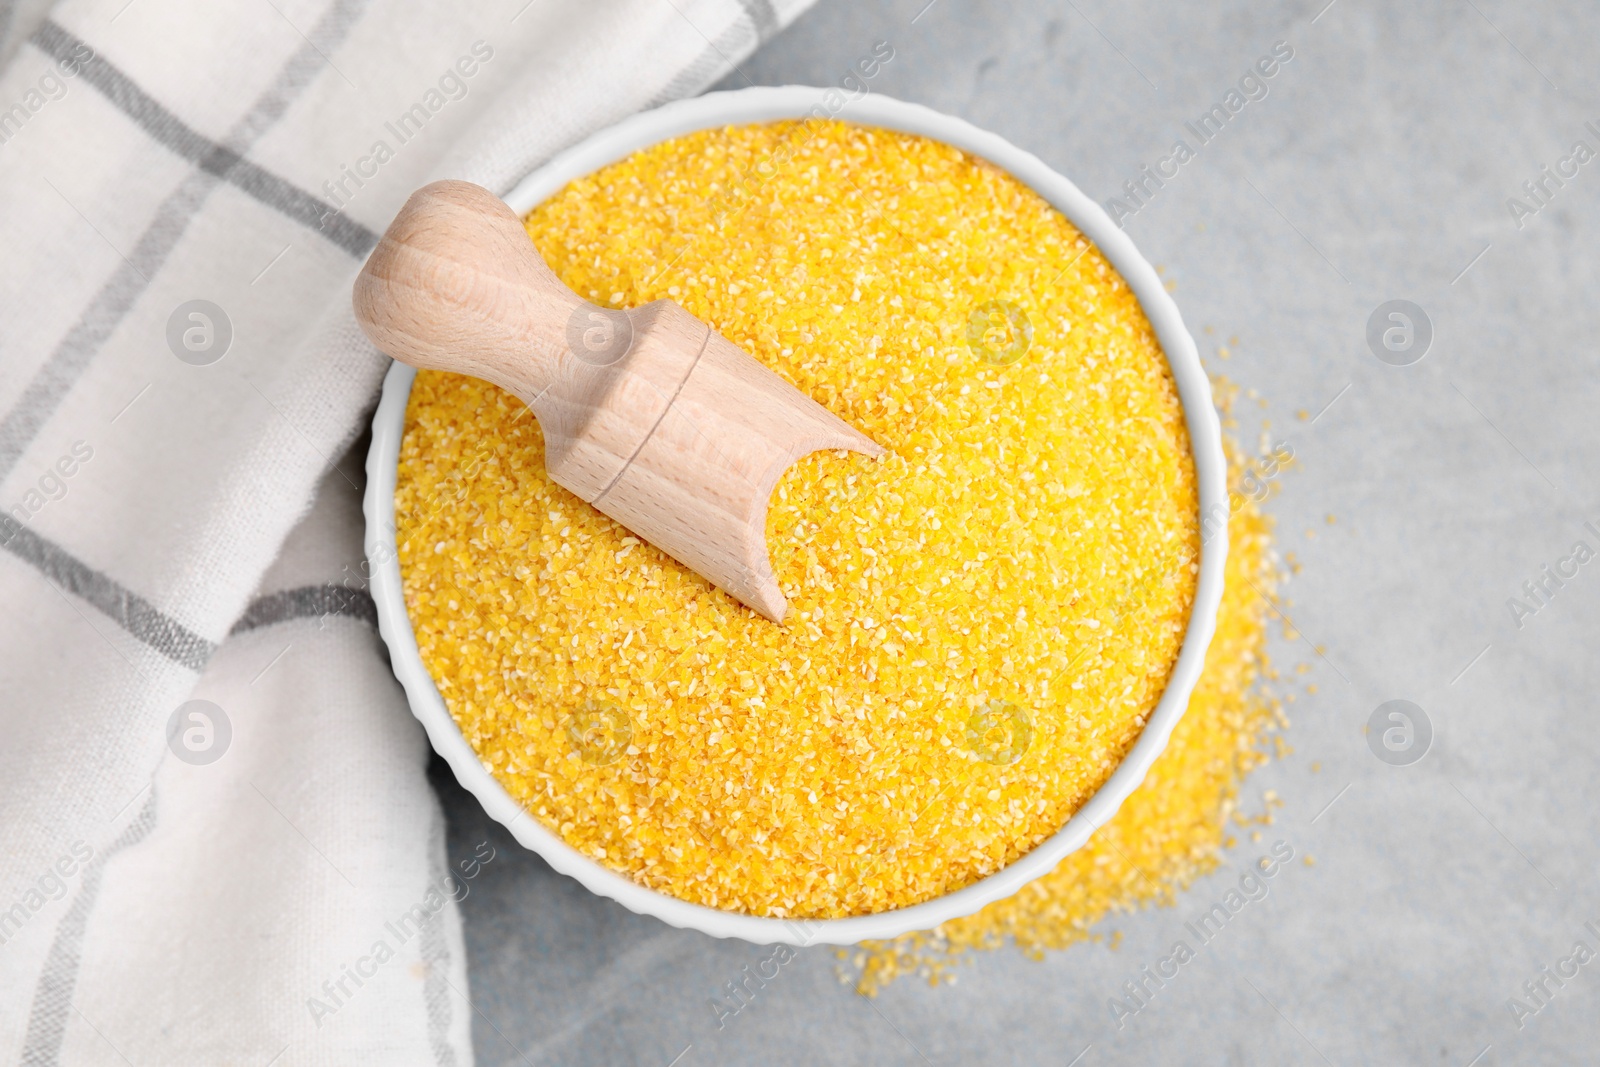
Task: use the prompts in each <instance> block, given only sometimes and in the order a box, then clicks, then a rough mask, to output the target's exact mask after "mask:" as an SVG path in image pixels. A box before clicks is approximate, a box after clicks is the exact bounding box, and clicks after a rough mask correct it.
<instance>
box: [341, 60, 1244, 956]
mask: <svg viewBox="0 0 1600 1067" xmlns="http://www.w3.org/2000/svg"><path fill="white" fill-rule="evenodd" d="M808 116H811V117H826V118H838V119H842V120H845V121H848V122H853V123H857V124H860V125H865V126H876V127H880V128H884V129H889V130H894V131H898V132H903V133H911V134H918V135H921V136H925V137H929V138H931V139H934V140H938V141H943V142H945V143H946V144H950V145H953V146H955V147H957V148H960V149H962V150H964V151H966V152H969V153H971V154H973V155H976V156H979V157H981V158H983V159H985V160H988V161H989V162H990V163H993V164H994V165H995V166H997V167H999V168H1000V169H1001V170H1004V171H1006V172H1007V173H1009V174H1011V175H1012V176H1013V177H1015V178H1016V179H1017V180H1019V181H1021V182H1022V183H1023V184H1025V185H1027V186H1029V187H1030V188H1031V189H1033V190H1034V191H1035V192H1037V193H1038V194H1039V195H1040V196H1042V197H1043V198H1044V199H1045V200H1046V201H1048V202H1049V203H1050V204H1051V205H1052V206H1053V207H1055V208H1056V210H1058V211H1060V212H1061V213H1062V214H1063V215H1065V216H1066V217H1067V219H1068V220H1069V221H1071V222H1072V223H1073V225H1074V226H1076V227H1077V228H1078V230H1079V231H1080V232H1081V233H1082V234H1083V235H1084V236H1085V237H1087V238H1089V240H1090V241H1092V242H1093V243H1094V244H1095V245H1096V246H1097V247H1098V248H1099V249H1100V252H1101V254H1102V255H1104V256H1105V257H1106V259H1107V260H1108V261H1109V262H1110V263H1111V264H1112V266H1114V267H1115V268H1116V269H1117V271H1118V272H1119V273H1120V274H1121V275H1122V278H1123V280H1124V281H1126V282H1127V284H1128V286H1129V288H1130V289H1131V290H1132V291H1133V293H1134V296H1135V297H1136V298H1137V299H1138V300H1139V303H1140V306H1141V307H1142V308H1143V310H1144V313H1145V316H1146V317H1147V318H1148V320H1149V321H1150V324H1151V326H1152V328H1153V329H1154V330H1155V333H1156V337H1157V339H1158V340H1159V341H1160V342H1161V347H1162V351H1163V352H1164V353H1165V355H1166V358H1167V364H1168V366H1169V367H1170V368H1171V371H1172V376H1173V380H1174V382H1175V383H1176V385H1177V388H1178V394H1179V397H1180V400H1181V401H1182V404H1183V409H1184V419H1185V422H1186V424H1187V426H1188V430H1189V441H1190V448H1191V450H1192V453H1193V456H1194V463H1195V472H1196V475H1197V479H1198V482H1199V498H1200V499H1199V505H1200V511H1199V516H1200V517H1207V516H1215V515H1219V514H1220V515H1222V516H1226V515H1227V514H1228V494H1227V486H1226V481H1227V462H1226V460H1225V458H1224V455H1223V449H1222V430H1221V425H1220V422H1219V420H1218V417H1217V412H1216V409H1215V408H1214V407H1213V405H1212V397H1211V383H1210V380H1209V378H1208V377H1207V376H1206V373H1205V370H1204V368H1203V367H1202V366H1201V363H1200V357H1199V353H1198V351H1197V350H1196V348H1195V343H1194V339H1193V337H1191V336H1190V334H1189V331H1188V330H1187V328H1186V327H1185V326H1184V323H1183V317H1182V315H1181V314H1180V313H1179V311H1178V307H1177V305H1176V304H1175V303H1174V302H1173V300H1172V298H1171V296H1170V295H1169V294H1168V292H1167V290H1166V288H1165V287H1164V286H1163V285H1162V283H1161V280H1160V278H1159V277H1158V276H1157V274H1156V272H1155V270H1154V269H1153V268H1152V267H1151V266H1150V264H1149V263H1148V262H1147V261H1146V260H1145V258H1144V257H1143V256H1142V255H1140V253H1139V252H1138V250H1137V249H1136V248H1135V247H1134V244H1133V241H1132V240H1131V239H1130V238H1129V237H1128V236H1127V234H1126V233H1124V232H1123V231H1122V230H1121V229H1120V228H1119V227H1118V226H1117V225H1116V224H1115V223H1114V222H1112V220H1111V219H1110V217H1109V216H1107V215H1106V213H1105V212H1104V211H1103V210H1102V209H1101V208H1100V206H1099V205H1098V204H1096V203H1095V202H1094V200H1093V199H1091V198H1090V197H1088V196H1087V195H1085V194H1084V193H1083V192H1082V191H1080V190H1079V189H1078V187H1077V186H1075V185H1074V184H1073V183H1072V182H1071V181H1069V180H1068V179H1067V178H1065V177H1064V176H1062V175H1060V174H1058V173H1057V172H1056V171H1055V170H1053V169H1052V168H1051V167H1050V166H1049V165H1047V164H1046V163H1044V162H1043V161H1042V160H1040V159H1039V158H1038V157H1037V156H1034V155H1033V154H1032V153H1030V152H1026V151H1024V150H1023V149H1020V148H1018V147H1016V146H1015V145H1013V144H1011V143H1010V142H1009V141H1007V140H1005V139H1004V138H1002V137H1000V136H999V135H997V134H994V133H990V132H988V131H986V130H982V129H979V128H978V127H976V126H973V125H972V124H970V123H968V122H966V121H964V120H962V119H959V118H955V117H954V116H951V115H946V114H943V113H941V112H938V111H934V110H932V109H931V108H927V107H924V106H922V105H920V104H912V103H907V102H905V101H901V100H896V99H893V98H891V97H887V96H883V95H881V94H877V93H869V94H866V95H858V96H855V97H850V96H849V94H847V93H846V92H845V91H844V90H840V89H828V88H819V87H813V86H801V85H788V86H781V87H764V86H763V87H754V88H746V89H737V90H731V91H726V92H714V93H707V94H704V95H702V96H696V97H690V98H688V99H685V100H679V101H675V102H673V103H669V104H665V105H663V106H661V107H658V108H655V109H653V110H650V111H645V112H641V113H638V114H635V115H632V116H630V117H628V118H626V119H624V120H622V121H621V122H618V123H616V124H615V125H613V126H610V127H608V128H606V129H603V130H601V131H599V132H597V133H595V134H593V135H592V136H590V137H588V138H586V139H585V140H583V141H581V142H580V143H578V144H576V145H574V146H573V147H571V148H569V149H567V150H565V151H563V152H561V153H560V154H559V155H557V156H555V157H553V158H552V159H550V160H549V161H548V162H547V163H545V164H544V165H543V166H541V167H538V168H536V169H535V170H534V171H532V172H531V173H530V174H528V175H527V176H526V177H525V178H523V179H522V181H521V182H519V183H518V184H517V185H516V186H515V188H513V189H512V190H511V192H510V193H509V194H507V195H506V197H505V200H506V202H507V203H508V204H509V205H510V206H511V208H512V209H513V210H514V211H516V212H517V214H518V215H525V214H526V213H527V212H528V211H530V210H532V208H533V207H535V206H536V205H538V204H539V203H541V202H543V201H544V200H546V199H547V198H549V197H550V196H552V195H554V194H555V193H556V192H558V191H559V190H561V189H562V188H563V187H565V186H566V185H567V183H568V182H570V181H572V180H573V179H576V178H580V177H583V176H585V175H588V174H591V173H593V172H594V171H596V170H598V169H600V168H601V167H603V166H606V165H607V164H610V163H613V162H615V161H617V160H619V159H622V158H623V157H625V156H627V155H630V154H631V153H633V152H635V151H637V150H639V149H641V148H646V147H649V146H651V145H654V144H658V143H660V142H661V141H664V140H667V139H670V138H672V137H677V136H681V135H683V134H687V133H692V132H695V131H698V130H704V129H709V128H715V127H719V126H725V125H742V124H747V123H757V122H771V121H777V120H782V119H791V118H803V117H808ZM415 375H416V372H415V371H414V370H413V369H412V368H411V367H408V366H406V365H405V364H403V363H399V362H396V363H395V364H394V365H393V366H392V367H391V368H390V369H389V372H388V374H387V375H386V376H385V378H384V383H383V391H382V396H381V398H380V400H379V403H378V407H377V410H376V412H375V413H374V414H373V418H372V444H371V447H370V449H369V450H368V453H367V488H366V492H365V494H364V498H363V504H362V509H363V512H364V515H365V520H366V546H365V547H366V550H367V557H368V559H369V561H371V564H372V566H371V571H372V579H371V589H372V596H373V599H374V600H375V601H376V603H377V609H378V628H379V632H380V633H381V635H382V637H383V640H384V643H385V644H386V645H387V646H388V648H389V655H390V660H391V662H392V665H393V669H394V673H395V676H396V677H397V678H398V679H399V681H400V684H401V685H402V686H403V687H404V689H405V692H406V697H407V699H408V701H409V703H410V705H411V711H412V713H413V714H414V715H415V716H416V717H417V719H418V720H419V721H420V722H421V723H422V725H423V728H424V729H425V730H426V732H427V734H428V739H429V741H430V743H431V744H432V745H433V748H434V751H436V752H437V753H439V755H440V756H442V757H443V758H444V759H445V761H446V762H447V763H448V764H449V765H450V768H451V770H452V771H453V772H454V773H455V776H456V780H457V781H459V782H460V783H461V785H462V786H463V787H465V788H466V789H467V791H468V792H470V793H472V794H473V795H474V796H475V797H477V799H478V801H479V803H481V804H482V805H483V808H484V810H485V811H486V812H487V813H488V814H489V815H490V817H492V818H493V819H495V820H496V821H497V822H499V823H501V824H502V825H504V826H505V827H506V828H507V829H508V830H509V831H510V832H511V834H512V836H513V837H515V838H516V839H517V841H518V842H519V843H520V844H521V845H523V847H525V848H529V849H532V850H533V851H534V852H537V853H538V854H539V855H541V856H542V857H544V859H545V861H546V862H548V863H549V864H550V866H551V867H553V868H555V869H556V870H557V871H559V872H561V873H562V874H565V875H569V876H571V877H573V878H575V879H577V880H578V881H579V882H580V883H581V884H582V885H583V886H584V887H585V888H587V889H588V890H589V891H590V892H593V893H596V894H598V895H600V896H603V897H609V898H610V899H612V900H615V901H616V902H618V903H619V904H621V905H623V906H624V907H626V908H628V909H629V910H630V911H633V912H635V913H638V914H641V915H650V916H653V917H655V918H657V919H660V920H661V921H663V922H665V923H667V924H669V925H671V926H675V927H680V928H687V929H693V930H698V931H700V932H702V933H705V934H710V935H711V936H713V937H722V938H729V937H731V938H738V939H741V940H744V941H749V942H752V943H755V944H774V943H785V944H791V945H809V944H830V945H848V944H854V943H856V942H859V941H863V940H871V939H887V938H892V937H896V936H898V935H900V934H905V933H909V932H912V931H916V930H928V929H931V928H933V927H935V926H937V925H938V924H940V923H942V922H946V921H948V920H951V919H956V918H960V917H962V916H966V915H970V914H972V913H973V912H976V911H977V910H979V909H980V908H982V907H983V906H984V905H986V904H989V903H991V902H993V901H995V900H999V899H1001V898H1003V897H1007V896H1010V895H1012V894H1013V893H1015V892H1017V891H1018V890H1020V889H1021V888H1022V887H1023V886H1024V885H1026V884H1027V883H1028V882H1031V881H1033V880H1034V879H1035V878H1038V877H1040V876H1041V875H1043V874H1046V873H1047V872H1049V871H1050V870H1052V869H1053V868H1054V867H1055V866H1056V865H1057V864H1058V863H1059V862H1060V861H1061V860H1062V859H1063V858H1064V857H1065V856H1067V855H1068V854H1069V853H1071V852H1074V851H1076V850H1077V849H1079V848H1081V847H1082V846H1083V845H1084V843H1085V842H1086V841H1088V839H1089V837H1090V836H1091V835H1092V834H1093V833H1094V832H1095V831H1096V830H1098V829H1099V828H1100V827H1102V826H1104V825H1105V824H1106V823H1107V822H1109V821H1110V820H1111V818H1112V817H1113V816H1114V815H1115V814H1116V812H1117V810H1118V809H1119V808H1120V807H1121V805H1122V802H1123V801H1124V800H1125V799H1126V798H1127V797H1128V795H1129V794H1130V793H1132V792H1133V791H1134V789H1136V788H1137V787H1138V786H1139V784H1140V783H1141V782H1143V781H1144V778H1145V776H1146V774H1147V773H1148V772H1149V770H1150V767H1151V765H1152V764H1154V763H1155V761H1156V758H1157V757H1158V756H1160V755H1161V753H1162V751H1163V750H1164V749H1165V748H1166V745H1167V741H1168V739H1169V738H1170V737H1171V735H1172V730H1173V728H1174V727H1175V726H1176V725H1177V723H1178V720H1179V719H1180V718H1181V717H1182V716H1183V713H1184V711H1185V710H1186V709H1187V707H1188V703H1189V696H1190V694H1191V693H1192V692H1193V690H1194V686H1195V683H1196V681H1197V680H1198V678H1199V676H1200V671H1201V668H1202V667H1203V666H1204V662H1205V655H1206V650H1207V648H1208V647H1209V645H1210V642H1211V638H1212V635H1213V633H1214V632H1215V629H1216V615H1217V609H1218V606H1219V604H1220V603H1221V600H1222V587H1223V569H1224V566H1225V563H1226V558H1227V551H1228V537H1227V523H1226V522H1223V523H1222V524H1221V527H1220V529H1218V530H1216V531H1215V532H1214V533H1212V534H1209V535H1207V534H1205V533H1204V525H1202V537H1201V549H1200V574H1199V581H1198V585H1197V587H1196V589H1195V598H1194V603H1193V605H1192V607H1191V608H1190V615H1189V624H1188V627H1187V629H1186V631H1185V634H1184V639H1183V645H1182V647H1181V648H1180V650H1179V654H1178V658H1177V660H1176V662H1175V663H1174V664H1173V667H1172V673H1171V676H1170V678H1169V680H1168V682H1167V687H1166V690H1165V691H1164V692H1163V693H1162V695H1161V699H1160V700H1159V701H1158V702H1157V704H1156V707H1155V710H1154V711H1153V712H1152V713H1151V715H1150V718H1149V719H1148V720H1147V722H1146V723H1145V727H1144V730H1143V731H1142V732H1141V733H1140V735H1139V738H1138V740H1137V741H1135V742H1134V744H1133V747H1132V748H1131V749H1130V750H1129V751H1128V753H1127V755H1126V756H1124V758H1123V760H1122V762H1121V763H1120V764H1119V765H1118V766H1117V768H1116V770H1114V771H1113V772H1112V774H1111V776H1110V777H1109V778H1108V779H1106V781H1105V782H1104V783H1103V784H1102V785H1101V787H1100V788H1099V790H1097V791H1096V792H1095V793H1094V795H1093V796H1091V797H1090V798H1089V799H1088V800H1087V801H1086V802H1085V803H1084V804H1083V806H1082V807H1080V808H1079V809H1078V810H1077V811H1076V812H1075V813H1074V814H1073V815H1072V817H1071V818H1069V819H1068V820H1067V821H1066V823H1064V824H1063V825H1062V826H1061V827H1060V828H1059V829H1058V830H1057V831H1056V832H1055V833H1054V834H1052V835H1051V836H1050V837H1048V838H1046V839H1045V840H1044V841H1042V842H1041V843H1040V844H1038V845H1037V846H1035V847H1034V848H1033V849H1032V850H1031V851H1029V852H1028V853H1026V854H1025V855H1023V856H1021V857H1020V858H1019V859H1017V860H1016V861H1015V862H1013V863H1011V864H1009V865H1007V866H1005V867H1003V868H1001V869H1000V870H998V871H996V872H995V873H993V874H990V875H988V876H987V877H985V878H982V879H980V880H979V881H977V882H974V883H972V884H970V885H967V886H964V887H963V888H961V889H958V890H955V891H954V892H950V893H946V894H944V895H942V896H939V897H935V898H933V899H931V900H927V901H924V902H922V903H920V904H915V905H911V906H909V907H905V908H897V909H894V910H891V911H883V912H875V913H873V914H870V915H858V916H852V917H849V918H843V919H785V918H771V917H763V916H755V915H748V914H745V913H742V912H734V911H725V910H722V909H718V908H711V907H706V906H704V905H701V904H694V903H691V902H689V901H686V900H681V899H679V898H677V897H674V896H671V895H669V894H667V893H663V892H660V891H658V890H654V889H649V888H647V887H645V886H643V885H640V884H639V883H637V882H635V881H633V880H632V879H630V878H628V877H627V876H625V875H623V874H620V873H618V872H616V871H613V870H611V869H610V868H608V867H605V866H602V865H601V864H600V863H599V862H597V861H595V860H592V859H590V858H589V857H588V856H585V855H583V854H582V853H580V852H578V851H577V850H576V849H574V848H573V847H572V846H570V845H568V844H567V843H566V842H565V841H563V840H562V839H561V838H560V837H558V836H557V835H556V834H555V833H553V832H552V831H550V830H548V829H546V828H545V826H544V825H543V824H542V823H541V822H540V821H539V820H538V819H536V818H534V817H532V816H530V815H529V813H528V812H527V811H526V810H525V809H524V808H523V807H522V805H521V804H519V803H518V802H517V801H516V800H515V799H514V798H513V797H512V796H511V795H510V794H509V793H508V792H507V791H506V790H505V788H504V787H503V786H501V785H500V783H499V782H498V781H496V780H495V778H494V777H493V775H492V774H490V773H489V771H488V770H487V768H485V766H484V765H483V764H482V763H481V762H480V760H479V758H478V755H477V753H476V752H475V751H474V750H473V748H472V746H471V745H470V744H469V743H468V742H467V740H466V738H465V737H464V736H463V735H462V733H461V730H460V729H459V728H458V727H457V725H456V723H455V720H454V719H453V718H452V717H451V715H450V711H449V709H448V708H447V707H446V706H445V703H444V700H443V698H442V697H441V696H440V694H439V691H438V688H437V687H436V686H435V684H434V681H433V678H432V676H431V675H430V674H429V673H428V670H427V668H426V667H425V666H424V665H423V662H422V657H421V654H420V652H419V650H418V647H417V642H416V635H415V633H414V632H413V630H412V627H411V621H410V618H409V616H408V615H407V613H406V607H405V597H404V593H403V590H402V586H401V580H400V565H399V557H398V550H397V548H396V544H395V522H394V491H395V484H396V480H397V476H398V465H399V454H400V442H401V437H402V435H403V433H404V428H405V409H406V402H407V399H408V397H409V395H410V392H411V383H412V380H413V379H414V377H415ZM1219 508H1220V509H1221V510H1220V511H1219V510H1218V509H1219Z"/></svg>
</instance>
